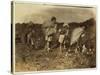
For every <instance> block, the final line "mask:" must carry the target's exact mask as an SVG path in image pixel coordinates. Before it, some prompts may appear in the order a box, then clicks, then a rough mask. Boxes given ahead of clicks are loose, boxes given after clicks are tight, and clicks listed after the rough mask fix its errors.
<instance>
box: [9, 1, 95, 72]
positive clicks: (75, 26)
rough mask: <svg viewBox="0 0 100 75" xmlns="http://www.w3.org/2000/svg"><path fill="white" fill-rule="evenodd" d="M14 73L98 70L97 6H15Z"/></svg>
mask: <svg viewBox="0 0 100 75" xmlns="http://www.w3.org/2000/svg"><path fill="white" fill-rule="evenodd" d="M11 9H12V10H11V15H12V16H11V21H12V22H11V28H12V30H11V33H12V39H11V40H12V50H11V68H12V72H36V71H56V70H57V71H60V70H69V69H85V68H96V7H94V6H74V5H73V6H72V5H61V4H52V3H51V4H46V3H45V4H44V3H34V2H20V1H19V2H17V1H16V2H12V3H11Z"/></svg>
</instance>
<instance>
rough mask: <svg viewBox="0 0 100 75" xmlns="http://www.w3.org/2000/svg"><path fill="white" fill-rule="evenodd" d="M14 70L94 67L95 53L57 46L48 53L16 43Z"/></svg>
mask: <svg viewBox="0 0 100 75" xmlns="http://www.w3.org/2000/svg"><path fill="white" fill-rule="evenodd" d="M15 51H16V54H15V55H16V58H15V60H16V63H15V71H16V72H27V71H43V70H63V69H76V68H95V67H96V54H95V52H94V53H93V54H83V53H80V52H78V53H67V51H66V50H63V52H62V53H59V48H56V49H52V50H51V51H50V52H49V53H48V52H46V50H44V49H42V50H34V49H32V48H29V47H28V46H27V45H25V44H17V45H16V50H15Z"/></svg>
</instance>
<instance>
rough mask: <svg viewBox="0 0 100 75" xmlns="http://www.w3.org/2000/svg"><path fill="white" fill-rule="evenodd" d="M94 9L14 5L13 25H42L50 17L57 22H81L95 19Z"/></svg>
mask: <svg viewBox="0 0 100 75" xmlns="http://www.w3.org/2000/svg"><path fill="white" fill-rule="evenodd" d="M95 14H96V9H95V8H84V7H72V6H59V5H50V4H49V5H43V4H33V3H15V23H23V22H24V23H27V22H30V21H32V22H34V23H40V24H42V23H43V22H44V21H45V20H49V19H51V17H52V16H55V17H56V18H57V21H58V22H64V23H69V22H83V21H85V20H88V19H90V18H95V17H96V15H95Z"/></svg>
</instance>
